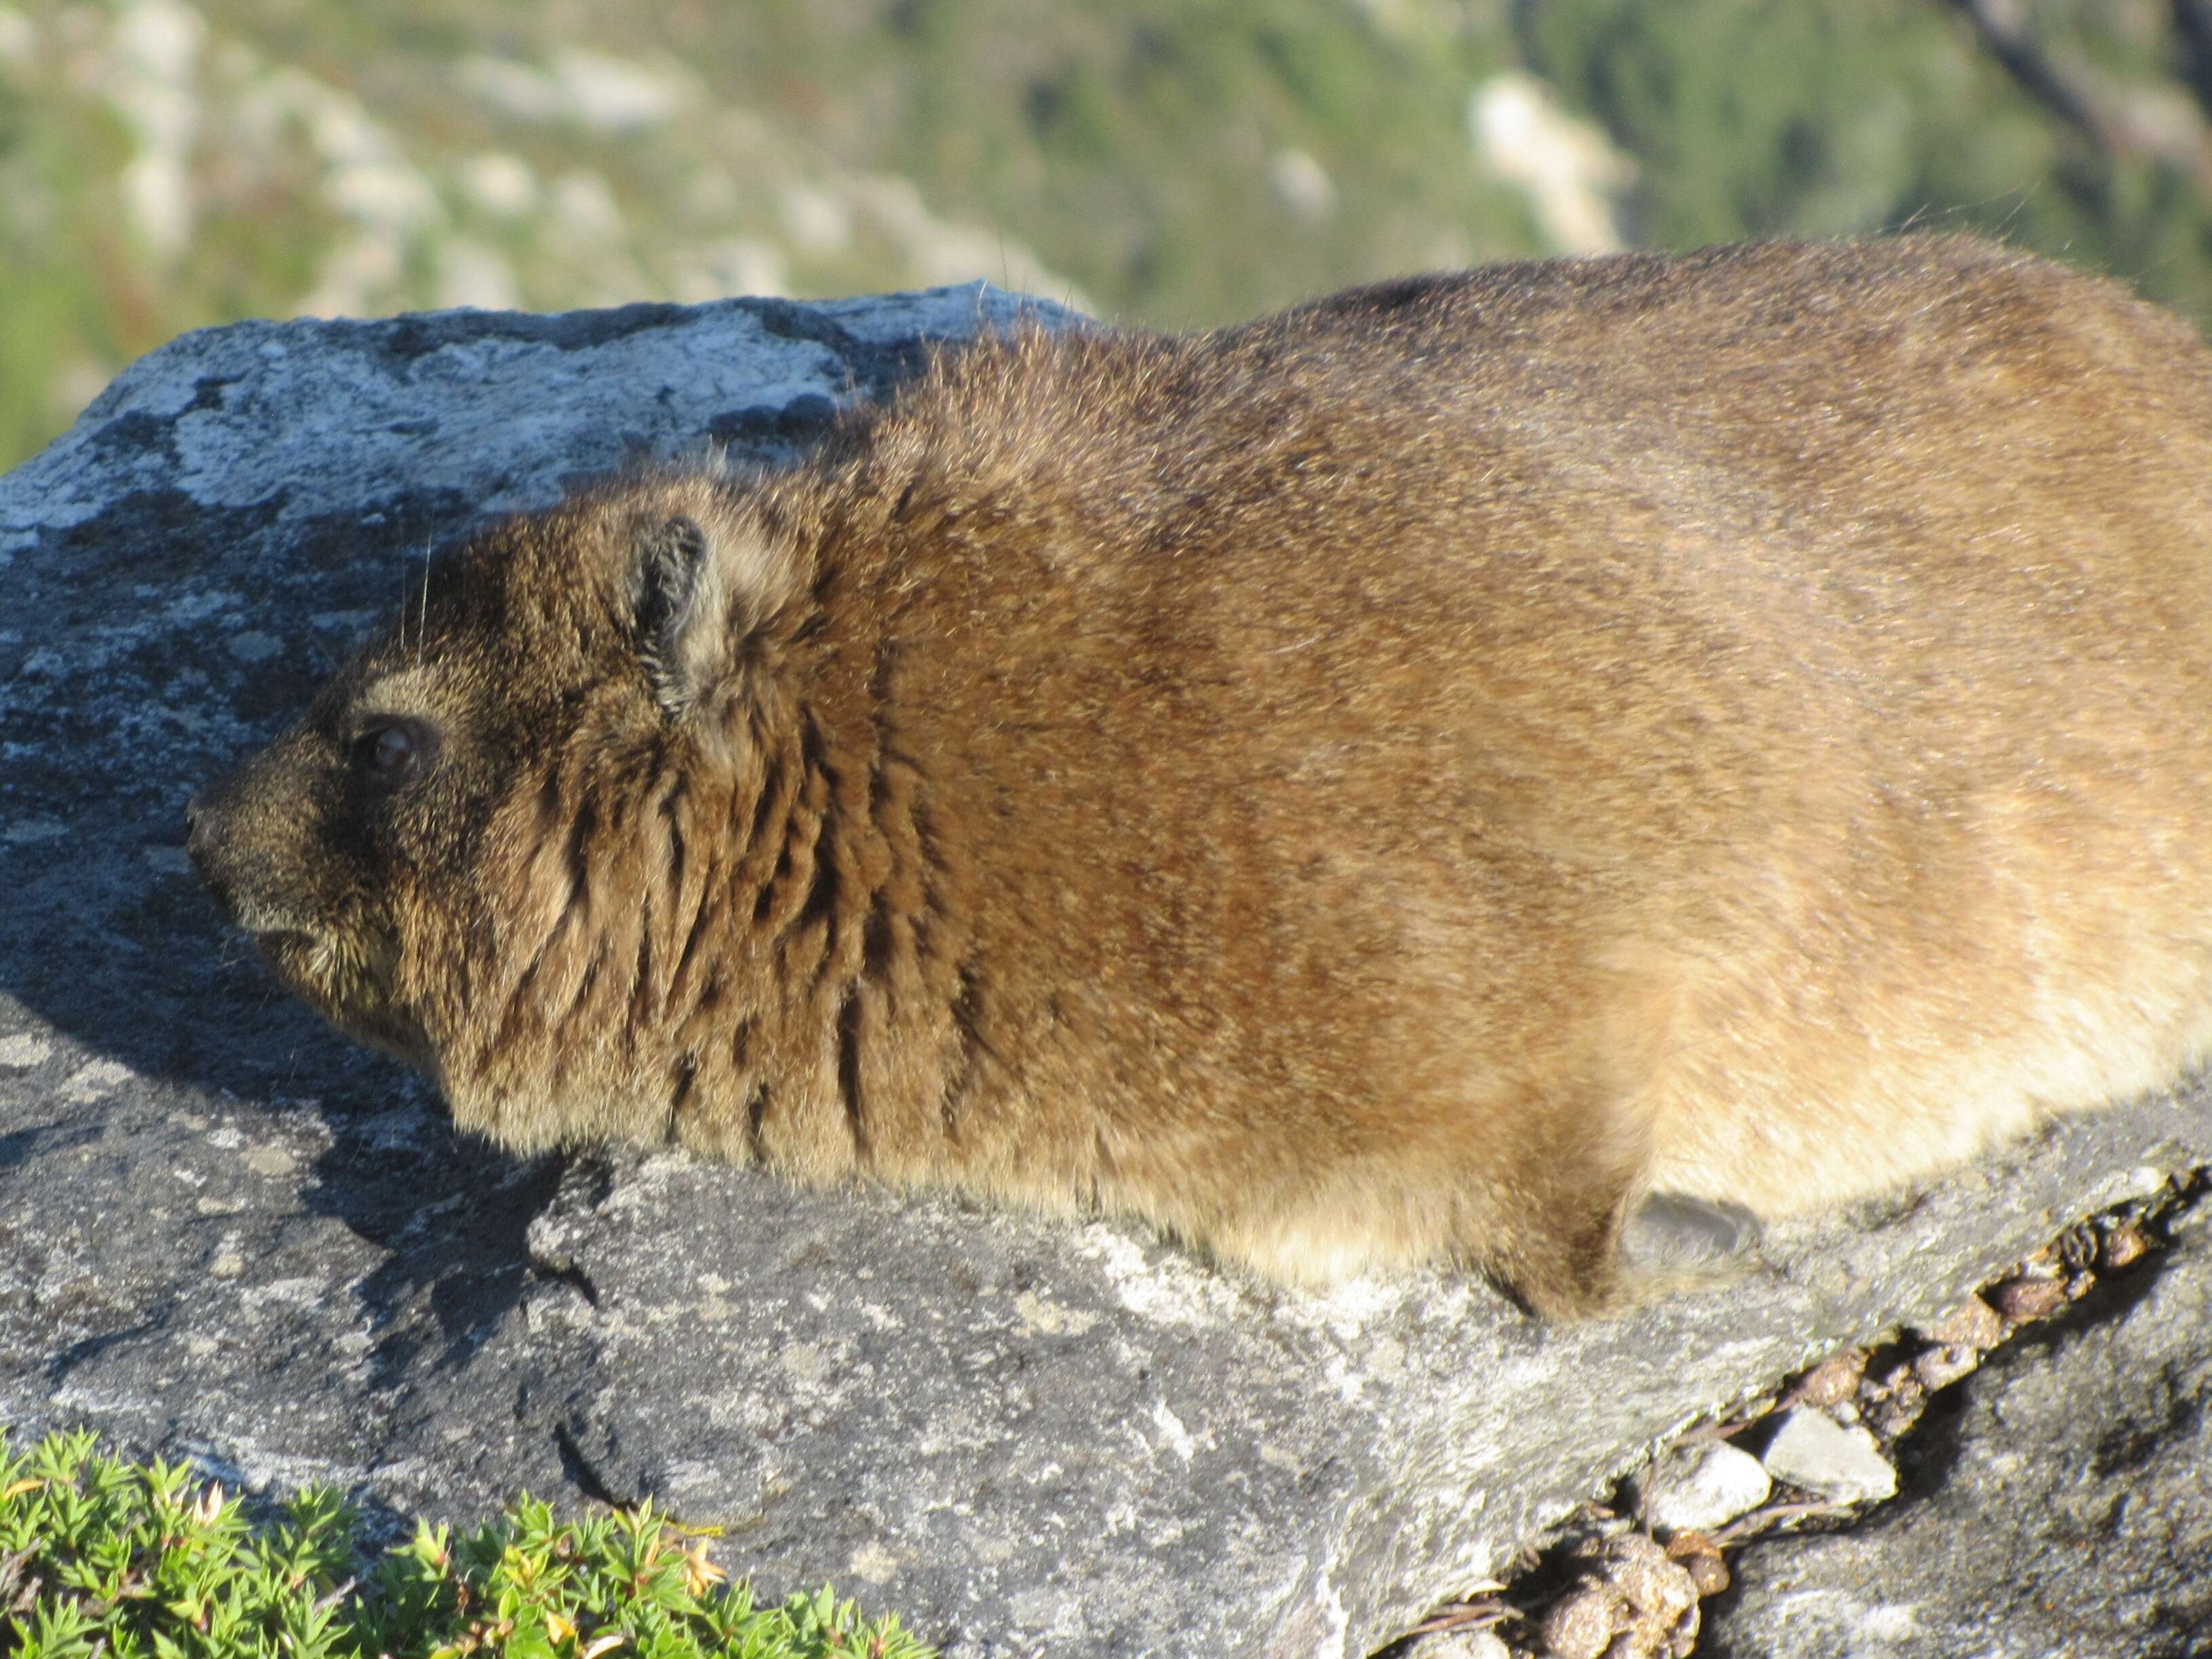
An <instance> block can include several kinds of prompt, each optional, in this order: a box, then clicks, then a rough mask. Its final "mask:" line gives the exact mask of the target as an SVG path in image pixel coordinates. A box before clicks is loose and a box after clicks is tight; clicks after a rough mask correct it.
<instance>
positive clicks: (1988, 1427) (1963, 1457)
mask: <svg viewBox="0 0 2212 1659" xmlns="http://www.w3.org/2000/svg"><path fill="white" fill-rule="evenodd" d="M2172 1254H2173V1257H2174V1259H2173V1260H2172V1261H2170V1262H2167V1263H2166V1264H2163V1266H2162V1268H2161V1271H2160V1272H2159V1273H2156V1274H2155V1275H2154V1276H2152V1277H2150V1278H2149V1279H2148V1280H2147V1281H2145V1282H2142V1283H2138V1284H2130V1285H2115V1286H2112V1287H2111V1290H2110V1291H2109V1292H2107V1291H2099V1292H2096V1293H2094V1294H2093V1296H2092V1297H2090V1298H2089V1299H2088V1301H2087V1303H2085V1304H2083V1305H2081V1306H2079V1307H2076V1308H2075V1309H2072V1310H2069V1311H2068V1312H2066V1313H2065V1314H2063V1315H2061V1316H2058V1317H2057V1318H2055V1319H2053V1320H2052V1321H2051V1322H2050V1324H2049V1325H2048V1326H2047V1327H2045V1328H2039V1329H2038V1330H2037V1331H2036V1332H2035V1333H2034V1334H2032V1335H2027V1336H2024V1337H2023V1338H2021V1339H2020V1340H2016V1341H2015V1342H2013V1343H2012V1344H2010V1345H2008V1346H2006V1347H2004V1348H2002V1349H2001V1350H1999V1351H1998V1352H1996V1353H1995V1354H1993V1355H1991V1356H1990V1358H1988V1359H1987V1360H1986V1361H1985V1362H1984V1364H1983V1365H1982V1367H1981V1369H1980V1370H1979V1371H1978V1373H1977V1374H1976V1375H1974V1376H1970V1377H1966V1378H1964V1379H1963V1380H1961V1381H1960V1382H1959V1383H1956V1384H1954V1388H1953V1390H1952V1391H1951V1393H1949V1394H1948V1395H1944V1396H1942V1401H1943V1403H1942V1404H1941V1405H1939V1406H1937V1407H1932V1408H1931V1409H1930V1411H1929V1416H1928V1418H1927V1419H1925V1420H1924V1421H1923V1424H1922V1425H1920V1427H1919V1429H1918V1430H1917V1432H1916V1434H1915V1435H1914V1437H1912V1438H1911V1439H1909V1440H1907V1441H1906V1442H1905V1443H1904V1447H1905V1449H1906V1450H1907V1451H1908V1452H1909V1454H1910V1455H1909V1457H1908V1459H1907V1461H1906V1462H1905V1465H1904V1467H1903V1468H1901V1470H1900V1471H1899V1473H1900V1474H1901V1475H1902V1477H1903V1480H1904V1490H1903V1492H1902V1494H1901V1496H1900V1497H1899V1500H1898V1501H1897V1502H1896V1503H1894V1504H1891V1505H1889V1506H1887V1507H1886V1508H1884V1509H1882V1510H1878V1511H1876V1512H1875V1515H1874V1516H1871V1517H1869V1520H1868V1521H1867V1522H1864V1523H1863V1524H1862V1525H1861V1526H1859V1527H1857V1528H1854V1529H1852V1530H1850V1531H1848V1532H1842V1533H1835V1534H1824V1535H1817V1536H1812V1537H1805V1538H1796V1539H1789V1540H1777V1541H1771V1542H1767V1543H1763V1544H1761V1545H1759V1546H1758V1547H1754V1548H1752V1549H1748V1550H1746V1551H1744V1552H1743V1553H1741V1554H1740V1555H1739V1556H1737V1557H1736V1558H1735V1561H1734V1564H1733V1565H1735V1575H1736V1586H1737V1588H1736V1589H1735V1590H1734V1591H1732V1592H1731V1593H1729V1594H1727V1595H1723V1596H1721V1597H1718V1598H1717V1599H1716V1600H1714V1601H1710V1602H1708V1603H1707V1604H1706V1606H1705V1620H1706V1624H1705V1641H1706V1645H1705V1647H1704V1648H1702V1649H1701V1650H1700V1652H1701V1654H1704V1655H1707V1656H1711V1659H1768V1656H1770V1655H1774V1654H1789V1655H1791V1656H1793V1659H1955V1656H1958V1655H1961V1654H1972V1655H1976V1656H1981V1659H2185V1656H2195V1655H2203V1654H2206V1653H2212V1411H2208V1409H2207V1408H2208V1407H2212V1342H2208V1340H2207V1333H2208V1332H2212V1273H2208V1272H2207V1271H2206V1270H2207V1267H2208V1266H2212V1214H2209V1213H2208V1212H2207V1210H2206V1208H2205V1206H2202V1205H2200V1206H2198V1207H2197V1209H2196V1210H2195V1211H2194V1212H2191V1215H2190V1216H2189V1217H2187V1218H2185V1224H2184V1225H2183V1226H2182V1227H2180V1228H2178V1229H2177V1236H2176V1239H2175V1243H2174V1248H2173V1252H2172ZM1954 1401H1955V1403H1952V1402H1954Z"/></svg>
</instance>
